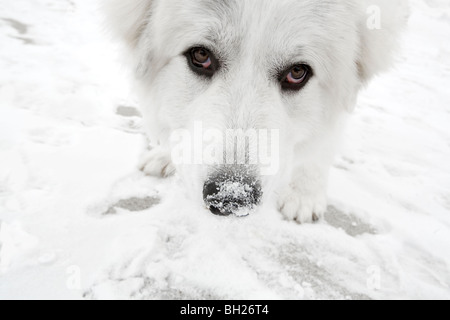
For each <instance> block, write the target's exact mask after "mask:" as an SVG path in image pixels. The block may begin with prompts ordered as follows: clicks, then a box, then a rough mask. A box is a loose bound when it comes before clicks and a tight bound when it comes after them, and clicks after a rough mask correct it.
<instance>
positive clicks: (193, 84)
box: [106, 0, 407, 223]
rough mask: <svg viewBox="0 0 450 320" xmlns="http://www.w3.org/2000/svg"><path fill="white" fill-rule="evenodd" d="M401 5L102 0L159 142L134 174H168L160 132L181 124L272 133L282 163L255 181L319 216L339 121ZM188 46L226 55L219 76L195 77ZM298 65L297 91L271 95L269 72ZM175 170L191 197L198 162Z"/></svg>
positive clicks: (388, 0) (381, 61)
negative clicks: (276, 133) (304, 71)
mask: <svg viewBox="0 0 450 320" xmlns="http://www.w3.org/2000/svg"><path fill="white" fill-rule="evenodd" d="M405 2H406V1H399V0H395V1H392V0H224V1H217V0H109V1H107V5H106V9H107V10H108V13H109V14H108V17H109V22H110V23H109V26H110V28H111V29H112V30H113V31H114V33H115V34H116V35H117V36H119V37H120V39H122V40H123V42H124V43H125V44H126V46H127V49H128V51H129V53H130V56H131V58H132V63H133V67H134V72H135V74H136V78H137V82H136V86H137V87H138V89H139V92H140V95H141V102H142V108H143V112H144V116H145V118H146V120H147V123H146V127H147V129H148V131H149V136H150V137H151V139H152V140H153V141H155V142H156V141H157V142H158V143H159V146H158V147H156V148H154V149H153V150H152V151H151V152H150V153H149V154H148V156H147V157H146V158H145V159H144V161H143V163H142V169H143V170H144V171H145V172H146V173H148V174H152V175H162V176H167V175H169V174H171V173H173V172H174V171H175V167H174V166H173V165H172V164H171V162H170V147H169V142H168V139H169V135H170V133H171V132H172V131H173V130H177V129H180V128H187V129H191V127H192V124H193V122H194V121H201V122H202V123H206V124H208V125H209V126H211V127H214V128H218V129H226V128H242V129H244V130H245V129H249V128H254V129H260V128H268V129H279V130H280V140H281V142H282V143H281V146H280V148H281V150H280V152H281V154H282V155H283V156H282V157H281V161H282V162H281V164H280V167H281V169H282V170H281V171H280V173H279V174H278V175H277V176H276V177H266V178H264V179H263V188H264V193H265V195H266V196H268V195H270V194H277V195H278V197H279V198H278V207H279V210H280V211H281V212H282V213H283V214H284V216H285V217H286V218H288V219H292V220H296V221H298V222H300V223H305V222H311V221H312V220H313V219H314V218H316V217H317V218H320V217H321V216H322V215H323V213H324V212H325V210H326V196H325V195H326V185H327V179H328V177H327V176H328V171H329V167H330V165H331V162H332V158H333V153H334V146H335V144H336V142H335V138H336V137H337V136H339V132H340V131H341V127H342V123H341V121H340V120H341V119H342V118H343V116H344V115H345V114H347V113H348V111H350V110H352V109H353V107H354V105H355V103H356V97H357V94H358V91H359V90H360V89H361V88H362V87H363V86H364V85H365V84H367V83H368V81H369V80H370V79H371V78H373V77H374V76H375V75H376V74H378V73H379V72H381V71H384V70H386V69H387V68H388V67H390V65H391V60H392V59H391V57H392V55H393V51H394V49H395V47H396V43H397V42H398V39H397V37H398V35H399V32H400V31H401V29H402V27H403V25H405V21H406V19H405V18H406V16H407V5H406V3H405ZM373 6H376V7H373ZM371 8H372V9H373V8H375V9H376V8H379V9H380V11H379V12H380V13H381V16H380V17H381V20H380V22H381V25H380V27H381V28H380V29H370V28H368V26H367V23H368V20H369V19H371V14H372V11H371ZM374 12H375V13H376V10H375V11H374ZM199 45H207V46H208V47H214V50H216V52H219V53H220V56H221V57H222V58H223V59H224V60H226V71H225V72H223V73H221V74H220V75H218V76H217V77H215V78H214V79H213V80H205V79H201V78H199V77H198V76H197V75H195V74H194V73H193V72H192V71H191V70H190V69H189V67H188V64H187V61H186V57H185V56H184V55H183V53H184V52H185V51H186V50H187V49H189V48H191V47H194V46H199ZM299 62H305V63H308V64H309V65H310V66H311V67H312V69H313V72H314V76H313V77H312V78H311V80H310V81H309V83H308V84H307V85H306V86H305V87H304V88H303V89H302V90H301V91H299V92H298V93H294V94H292V93H289V94H286V93H283V92H282V91H281V90H280V86H279V84H278V83H277V82H276V80H274V79H273V78H271V76H270V71H271V70H274V69H276V68H279V67H280V66H289V65H293V64H295V63H299ZM176 169H177V170H178V171H180V172H182V173H183V172H184V174H183V176H184V177H185V183H187V184H188V187H189V190H192V191H193V194H194V196H195V197H197V198H198V199H200V197H201V195H202V191H201V189H202V186H203V183H204V181H205V179H206V178H207V175H208V168H202V167H198V168H195V169H193V168H192V167H190V168H188V169H186V168H184V167H179V168H176ZM271 190H275V193H272V192H271Z"/></svg>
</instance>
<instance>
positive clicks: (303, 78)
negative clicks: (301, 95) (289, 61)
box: [280, 64, 311, 90]
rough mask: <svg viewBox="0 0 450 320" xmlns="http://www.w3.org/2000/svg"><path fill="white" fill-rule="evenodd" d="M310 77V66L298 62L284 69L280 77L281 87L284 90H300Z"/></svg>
mask: <svg viewBox="0 0 450 320" xmlns="http://www.w3.org/2000/svg"><path fill="white" fill-rule="evenodd" d="M310 77H311V68H310V67H309V66H307V65H305V64H299V65H295V66H293V67H291V68H290V69H288V70H287V71H285V72H284V73H283V74H282V76H281V77H280V81H281V87H282V88H283V89H284V90H300V89H301V88H303V87H304V86H305V84H306V83H307V82H308V80H309V78H310Z"/></svg>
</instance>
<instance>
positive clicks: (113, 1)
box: [103, 0, 152, 49]
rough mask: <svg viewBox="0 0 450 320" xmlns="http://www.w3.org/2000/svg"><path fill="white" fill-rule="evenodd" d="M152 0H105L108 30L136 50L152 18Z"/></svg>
mask: <svg viewBox="0 0 450 320" xmlns="http://www.w3.org/2000/svg"><path fill="white" fill-rule="evenodd" d="M151 3H152V0H103V7H104V11H105V12H106V20H107V21H106V22H107V24H108V29H109V30H111V31H112V32H113V33H114V36H118V37H119V38H120V40H122V41H124V42H125V43H126V45H127V46H128V47H129V49H135V48H136V47H137V45H138V43H139V40H140V37H141V35H142V33H143V32H144V30H145V28H146V26H147V24H148V21H149V16H150V6H151Z"/></svg>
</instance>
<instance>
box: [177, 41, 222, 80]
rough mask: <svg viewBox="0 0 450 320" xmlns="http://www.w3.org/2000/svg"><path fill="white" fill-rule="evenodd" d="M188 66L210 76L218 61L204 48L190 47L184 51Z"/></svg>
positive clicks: (198, 72)
mask: <svg viewBox="0 0 450 320" xmlns="http://www.w3.org/2000/svg"><path fill="white" fill-rule="evenodd" d="M185 55H186V57H187V59H188V62H189V66H190V67H191V69H192V71H194V72H195V73H197V74H199V75H202V76H207V77H212V76H213V75H214V73H215V72H216V70H217V67H218V63H217V59H216V58H215V57H214V55H213V54H212V53H211V52H210V51H209V50H207V49H205V48H192V49H190V50H188V51H187V52H186V54H185Z"/></svg>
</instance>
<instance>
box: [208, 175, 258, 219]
mask: <svg viewBox="0 0 450 320" xmlns="http://www.w3.org/2000/svg"><path fill="white" fill-rule="evenodd" d="M261 197H262V190H261V183H260V182H259V181H258V179H256V178H254V177H249V176H242V175H239V174H219V175H216V176H214V177H212V178H210V179H208V181H206V183H205V185H204V187H203V198H204V200H205V203H206V205H207V207H208V208H209V210H210V211H211V212H212V213H213V214H215V215H221V216H228V215H231V214H235V215H248V214H249V212H250V211H251V210H253V209H254V208H255V207H256V206H257V205H258V204H259V203H260V201H261Z"/></svg>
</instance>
